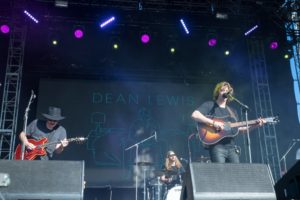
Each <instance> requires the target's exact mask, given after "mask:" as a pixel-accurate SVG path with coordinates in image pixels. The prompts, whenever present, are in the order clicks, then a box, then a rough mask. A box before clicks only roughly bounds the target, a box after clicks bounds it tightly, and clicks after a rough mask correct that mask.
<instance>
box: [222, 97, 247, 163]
mask: <svg viewBox="0 0 300 200" xmlns="http://www.w3.org/2000/svg"><path fill="white" fill-rule="evenodd" d="M228 97H230V98H231V99H232V100H233V101H235V102H237V103H238V104H239V105H240V107H241V108H242V110H243V111H244V113H245V120H246V131H247V146H248V153H249V163H252V152H251V139H250V133H249V123H248V110H249V107H248V106H247V105H246V104H243V103H242V102H240V101H239V100H238V99H236V98H235V97H234V96H232V95H231V94H228Z"/></svg>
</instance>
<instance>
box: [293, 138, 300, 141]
mask: <svg viewBox="0 0 300 200" xmlns="http://www.w3.org/2000/svg"><path fill="white" fill-rule="evenodd" d="M292 141H293V142H300V139H298V138H296V139H292Z"/></svg>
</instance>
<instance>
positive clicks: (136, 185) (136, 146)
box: [125, 132, 156, 200]
mask: <svg viewBox="0 0 300 200" xmlns="http://www.w3.org/2000/svg"><path fill="white" fill-rule="evenodd" d="M155 137H156V132H155V133H154V135H152V136H150V137H148V138H146V139H144V140H142V141H140V142H138V143H136V144H134V145H132V146H130V147H128V148H126V149H125V151H127V150H129V149H132V148H133V147H135V167H136V169H138V160H139V154H138V153H139V145H140V144H142V143H144V142H146V141H147V140H150V139H151V138H155ZM144 190H145V188H144ZM144 195H145V194H144ZM137 199H138V174H137V173H136V174H135V200H137Z"/></svg>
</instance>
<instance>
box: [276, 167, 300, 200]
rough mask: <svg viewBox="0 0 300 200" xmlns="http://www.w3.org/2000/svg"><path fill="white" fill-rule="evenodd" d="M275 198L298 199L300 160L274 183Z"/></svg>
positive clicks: (299, 191) (299, 194)
mask: <svg viewBox="0 0 300 200" xmlns="http://www.w3.org/2000/svg"><path fill="white" fill-rule="evenodd" d="M275 190H276V195H277V199H280V200H285V199H300V161H298V162H297V163H296V164H295V165H294V166H293V167H291V169H289V171H288V172H287V173H286V174H285V175H283V176H282V177H281V179H280V180H278V181H277V183H276V184H275Z"/></svg>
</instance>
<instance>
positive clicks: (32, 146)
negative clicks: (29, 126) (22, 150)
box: [25, 142, 36, 150]
mask: <svg viewBox="0 0 300 200" xmlns="http://www.w3.org/2000/svg"><path fill="white" fill-rule="evenodd" d="M25 147H26V148H27V149H29V150H33V149H35V147H36V146H35V145H34V144H32V143H30V142H27V143H25Z"/></svg>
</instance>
